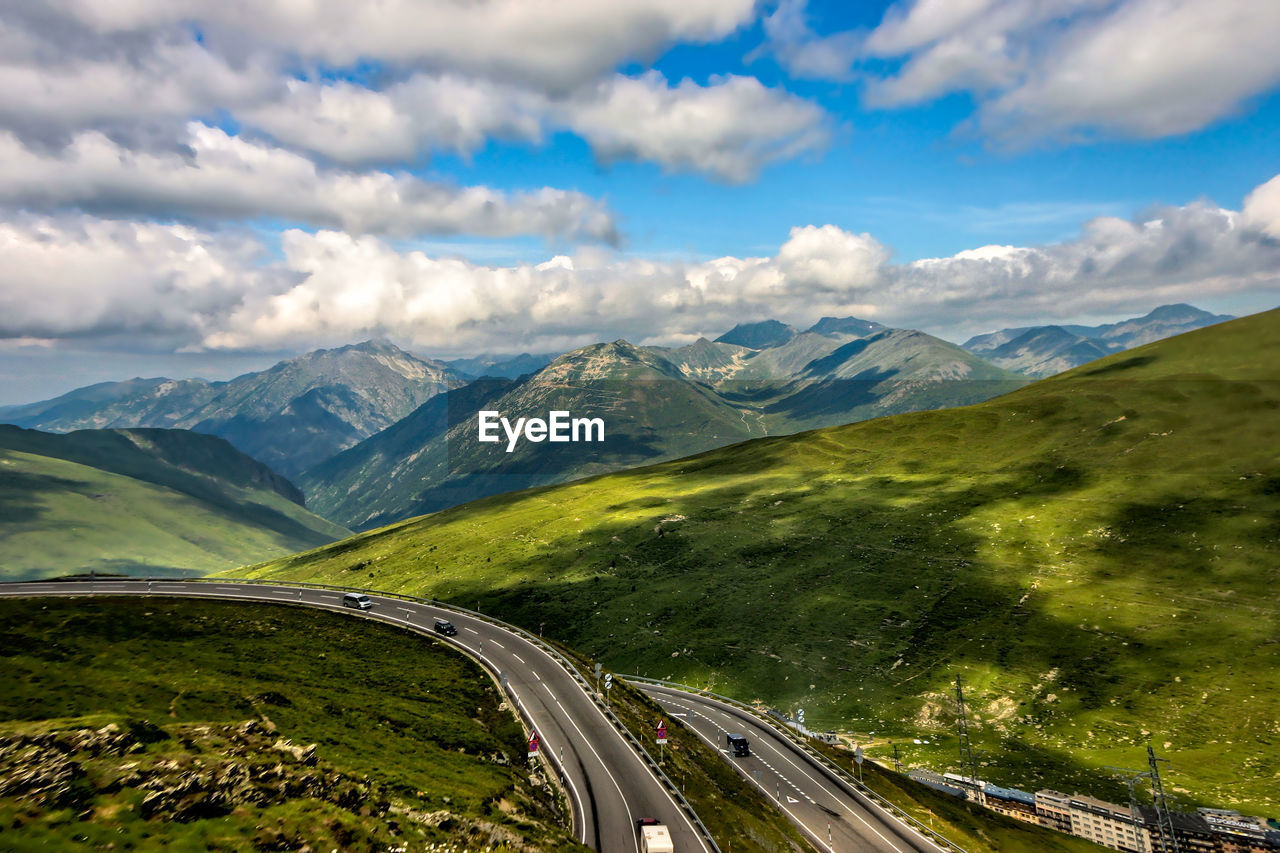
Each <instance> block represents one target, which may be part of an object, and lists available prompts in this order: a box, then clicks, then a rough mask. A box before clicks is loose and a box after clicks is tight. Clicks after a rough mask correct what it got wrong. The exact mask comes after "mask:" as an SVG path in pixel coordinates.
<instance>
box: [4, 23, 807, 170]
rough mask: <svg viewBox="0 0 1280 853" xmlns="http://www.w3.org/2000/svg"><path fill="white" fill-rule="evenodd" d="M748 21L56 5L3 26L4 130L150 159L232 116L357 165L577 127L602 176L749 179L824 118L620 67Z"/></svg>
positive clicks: (742, 85) (758, 93)
mask: <svg viewBox="0 0 1280 853" xmlns="http://www.w3.org/2000/svg"><path fill="white" fill-rule="evenodd" d="M751 10H752V3H751V2H750V0H685V2H676V0H621V1H620V2H615V3H610V4H603V5H602V4H599V3H594V2H590V3H588V2H567V3H565V2H562V3H555V4H537V3H530V2H516V0H496V2H490V3H485V4H479V5H476V4H459V3H456V2H452V0H439V2H437V1H436V0H430V1H429V2H409V1H408V0H398V2H392V3H386V4H382V6H381V8H380V9H379V11H378V13H377V14H370V13H368V11H367V10H363V9H362V8H361V7H359V6H358V5H354V4H349V3H345V2H328V3H325V2H315V3H310V2H309V3H305V4H299V3H293V2H284V0H279V2H263V3H256V2H255V3H252V4H250V3H247V2H237V0H228V2H216V3H214V2H202V0H188V2H181V1H180V2H165V3H158V2H151V0H131V2H128V3H119V2H111V3H105V2H99V0H63V2H58V3H53V4H52V5H51V6H42V7H39V8H36V7H22V8H20V9H19V10H17V11H16V12H15V14H14V15H13V17H12V19H11V20H10V21H7V22H6V24H5V25H3V26H0V128H8V129H9V130H11V131H13V132H14V133H15V134H17V135H18V136H19V138H21V139H22V140H23V141H24V142H27V143H31V142H35V143H38V144H41V145H45V146H52V145H55V144H59V143H65V142H66V141H67V140H68V139H70V138H71V137H73V136H74V135H75V134H76V133H78V132H82V131H87V130H99V131H103V132H105V133H107V134H108V135H110V136H111V137H112V138H113V139H116V140H117V141H127V142H130V143H134V142H137V141H139V140H142V141H145V142H147V143H148V144H152V145H154V144H155V143H156V141H157V140H163V139H172V138H175V137H180V136H181V134H182V127H183V125H184V124H185V123H186V122H187V121H188V120H191V119H193V118H194V119H198V120H203V121H210V120H214V121H220V114H221V113H223V112H226V113H230V114H231V115H233V116H234V117H235V118H236V120H237V121H239V122H241V123H243V124H244V125H246V126H248V127H250V128H256V129H258V130H260V131H263V132H265V133H266V134H269V135H270V136H272V137H273V138H274V139H275V140H277V141H278V142H280V143H281V144H283V145H286V146H288V147H291V148H293V149H295V150H300V151H307V152H310V153H313V154H318V155H321V156H323V157H326V158H329V159H330V160H333V161H336V162H339V163H343V164H346V165H349V166H352V165H368V164H385V163H397V162H398V163H406V162H416V161H422V160H424V159H425V158H426V156H427V155H429V154H431V153H432V152H434V151H449V152H455V153H461V154H464V155H465V154H470V153H471V152H474V151H476V150H477V149H479V148H481V147H482V146H483V145H484V144H485V143H486V142H487V141H488V140H490V139H493V138H497V139H504V140H519V141H525V142H531V143H537V142H540V141H541V140H542V139H543V137H544V135H546V134H547V133H550V132H556V131H561V130H568V131H571V132H574V133H577V134H579V135H580V136H582V137H583V138H584V139H586V140H587V141H588V142H589V143H590V144H591V145H592V146H593V148H594V149H595V153H596V156H597V157H598V159H600V160H601V161H605V162H609V161H614V160H652V161H654V162H657V163H659V164H660V165H661V166H662V167H663V168H665V169H667V170H672V171H700V172H704V173H706V174H709V175H712V176H714V177H717V178H719V179H722V180H727V181H743V180H747V179H750V178H752V177H754V176H755V174H756V173H757V172H758V171H759V170H760V169H761V168H763V167H764V166H766V165H768V164H769V163H772V162H775V161H778V160H781V159H786V158H790V157H794V156H796V155H799V154H802V153H808V152H813V151H817V150H820V149H822V148H824V147H825V146H826V144H827V142H828V138H829V135H830V129H829V127H828V118H827V116H826V113H825V112H824V111H823V110H822V108H821V107H819V106H818V105H816V104H814V103H812V102H809V101H806V100H803V99H801V98H798V97H796V96H793V95H790V94H788V93H786V92H785V91H783V90H781V89H774V88H767V87H765V86H763V85H762V84H761V83H760V82H759V81H757V80H755V79H754V78H749V77H738V76H725V77H715V78H712V79H711V81H710V82H709V83H707V84H705V85H700V84H697V83H695V82H694V81H691V80H684V81H681V82H679V83H668V81H667V80H666V79H665V78H664V77H663V76H662V75H661V74H659V73H657V72H654V71H650V72H648V73H644V74H641V75H639V76H626V75H623V74H618V73H616V72H615V70H614V69H615V68H616V67H617V66H618V65H619V64H620V63H624V62H627V61H632V60H636V59H643V58H644V57H645V56H648V55H650V54H654V52H655V51H659V50H660V49H663V48H665V47H666V46H668V45H669V44H671V43H674V42H676V41H687V40H695V41H696V40H701V39H711V38H722V37H723V36H724V35H727V34H728V33H729V32H731V31H732V30H733V29H734V28H736V27H737V26H738V25H739V24H741V23H743V22H744V21H745V20H747V19H748V18H749V17H750V13H751ZM197 29H198V31H199V33H200V36H199V38H197V37H196V35H195V31H196V30H197ZM415 34H416V35H415ZM655 55H656V54H655ZM357 61H359V62H372V63H376V64H378V65H379V66H381V70H380V72H379V74H378V75H376V76H375V78H374V80H373V82H364V83H356V82H351V81H347V80H336V81H333V80H327V81H326V78H327V76H328V75H325V74H321V73H319V69H317V68H316V67H315V65H314V63H317V62H325V63H336V64H337V65H338V66H339V67H344V66H347V65H350V64H352V63H356V62H357ZM298 74H301V75H303V78H304V79H299V78H298V77H297V75H298ZM321 81H326V82H321Z"/></svg>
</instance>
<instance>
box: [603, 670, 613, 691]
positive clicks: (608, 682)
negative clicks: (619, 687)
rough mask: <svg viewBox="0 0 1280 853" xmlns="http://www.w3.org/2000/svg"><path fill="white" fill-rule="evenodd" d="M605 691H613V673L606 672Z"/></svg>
mask: <svg viewBox="0 0 1280 853" xmlns="http://www.w3.org/2000/svg"><path fill="white" fill-rule="evenodd" d="M604 689H605V690H612V689H613V673H612V672H606V673H605V674H604Z"/></svg>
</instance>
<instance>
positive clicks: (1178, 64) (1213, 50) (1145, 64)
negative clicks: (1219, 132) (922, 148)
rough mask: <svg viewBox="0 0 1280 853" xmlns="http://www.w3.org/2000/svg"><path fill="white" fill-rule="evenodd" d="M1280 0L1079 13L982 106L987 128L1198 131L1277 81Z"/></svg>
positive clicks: (1184, 0)
mask: <svg viewBox="0 0 1280 853" xmlns="http://www.w3.org/2000/svg"><path fill="white" fill-rule="evenodd" d="M1276 44H1280V4H1277V3H1266V2H1264V3H1259V2H1256V0H1130V2H1127V3H1123V4H1120V5H1119V6H1118V7H1116V8H1115V9H1114V11H1111V12H1110V13H1109V14H1106V15H1104V16H1098V17H1093V16H1082V18H1081V20H1080V21H1079V22H1078V23H1077V24H1076V25H1075V26H1073V27H1071V28H1069V29H1068V30H1067V32H1066V33H1065V34H1064V35H1063V36H1062V37H1060V38H1059V39H1057V40H1056V42H1055V43H1054V45H1053V49H1052V50H1050V51H1047V52H1045V53H1044V54H1042V55H1040V56H1038V58H1037V61H1036V62H1035V64H1034V65H1032V66H1031V67H1030V69H1029V70H1028V72H1027V73H1026V74H1025V75H1024V76H1023V77H1022V78H1021V79H1020V80H1019V81H1018V83H1017V84H1016V85H1014V86H1012V87H1011V88H1009V89H1008V90H1006V91H1003V92H1001V93H1000V94H999V96H998V97H996V98H994V99H993V100H991V101H989V102H987V103H986V104H984V105H983V107H982V110H981V112H980V114H979V121H980V123H981V126H982V127H983V128H984V130H985V131H986V132H988V133H991V134H994V135H997V136H1001V137H1008V138H1013V139H1015V140H1016V139H1018V138H1021V137H1026V136H1039V135H1045V134H1051V135H1059V136H1065V135H1068V134H1070V133H1071V132H1072V131H1075V130H1077V129H1086V130H1099V131H1102V132H1109V133H1122V134H1126V135H1133V136H1140V137H1160V136H1168V135H1171V134H1178V133H1185V132H1188V131H1192V130H1196V129H1198V128H1200V127H1203V126H1205V125H1206V124H1209V123H1210V122H1212V121H1215V120H1217V119H1220V118H1222V117H1224V116H1227V115H1229V114H1231V113H1234V112H1236V111H1237V110H1238V109H1240V107H1241V104H1242V103H1243V101H1244V100H1245V99H1247V98H1249V97H1251V96H1253V95H1256V94H1260V93H1261V92H1264V91H1266V90H1268V89H1270V88H1272V87H1274V86H1275V85H1276V84H1277V83H1280V51H1277V50H1276V47H1275V46H1276Z"/></svg>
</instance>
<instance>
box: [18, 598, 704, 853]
mask: <svg viewBox="0 0 1280 853" xmlns="http://www.w3.org/2000/svg"><path fill="white" fill-rule="evenodd" d="M85 594H93V595H120V594H124V595H148V594H150V595H156V596H173V595H177V596H191V597H199V598H220V599H230V600H237V601H244V600H252V601H270V602H275V603H278V604H293V605H304V606H308V607H319V608H324V609H331V610H337V611H340V612H343V613H347V614H349V615H351V614H360V615H362V616H364V617H365V618H370V619H375V620H378V621H381V622H389V623H391V624H395V625H400V626H402V627H406V628H409V629H412V630H416V631H419V632H421V633H425V634H427V635H429V636H431V637H434V638H436V639H439V640H443V641H445V642H447V643H449V644H451V645H455V646H458V647H460V648H462V649H465V650H466V651H467V652H468V653H469V654H471V655H472V656H473V657H476V658H479V659H480V660H481V661H483V662H484V663H485V664H486V665H487V666H488V667H489V668H490V669H491V670H492V671H494V672H496V673H504V674H505V679H506V684H507V690H508V693H509V695H511V696H514V697H515V698H516V700H517V702H518V704H519V705H520V706H521V707H522V708H523V709H524V711H525V713H526V715H527V717H528V719H531V720H532V722H533V725H534V728H535V730H536V731H537V733H538V736H539V738H540V740H541V747H540V751H541V752H543V753H544V758H550V759H552V760H553V762H554V763H555V764H558V765H560V768H561V769H562V770H563V778H564V779H565V782H566V785H565V787H566V788H567V789H568V792H569V797H570V800H571V801H572V805H573V812H574V828H575V835H576V837H577V838H578V840H580V841H581V842H582V843H584V844H586V845H587V846H589V847H592V848H594V849H596V850H599V851H601V853H635V851H638V850H639V841H638V838H637V835H636V824H635V822H636V821H637V820H638V819H640V818H642V817H655V818H657V819H658V820H660V821H662V822H663V823H665V824H666V825H667V827H668V828H669V829H670V831H671V835H672V840H673V841H674V844H675V849H676V850H677V851H680V853H693V851H703V852H704V853H711V847H710V845H708V844H707V843H706V842H705V841H704V840H703V838H702V836H701V834H700V833H699V832H698V831H697V830H696V829H695V828H694V826H693V824H692V822H691V821H690V819H689V817H688V816H687V815H686V814H685V813H684V812H683V811H682V810H681V808H680V807H679V806H678V805H677V804H676V802H675V800H674V799H673V798H672V797H671V795H670V794H669V793H668V792H667V791H666V789H665V788H664V787H663V786H662V784H661V783H660V782H659V781H658V779H657V778H656V777H655V776H654V774H653V773H652V772H651V771H650V770H649V768H648V766H647V765H646V764H645V763H644V761H643V760H642V759H641V758H640V756H639V755H638V754H637V753H636V752H635V750H634V749H633V748H632V747H631V745H630V744H629V743H628V742H627V740H625V739H624V738H623V736H622V735H621V734H620V733H619V732H618V731H617V730H616V729H615V728H614V727H613V725H612V723H610V721H609V720H608V719H607V718H606V717H605V715H604V713H603V712H602V711H601V710H600V708H599V707H598V706H597V705H596V703H595V701H594V700H593V699H592V698H591V696H590V695H589V693H588V692H587V690H586V689H585V688H584V685H583V684H582V683H580V682H579V681H578V680H577V679H576V678H575V677H574V676H573V675H571V674H570V673H569V672H567V671H566V670H565V669H564V667H562V666H561V665H560V664H559V663H558V662H557V661H556V660H555V658H553V657H552V656H551V655H550V654H549V653H548V652H546V651H545V650H543V649H542V648H541V647H540V646H538V645H536V644H535V643H533V642H532V641H530V640H529V639H526V638H525V637H523V636H521V635H520V634H517V633H514V632H513V631H510V630H508V629H507V628H504V627H502V626H499V625H495V624H493V623H492V622H488V621H486V620H484V619H482V618H477V617H475V616H470V615H467V614H465V613H458V612H456V611H453V610H446V609H444V608H440V607H434V606H431V605H428V604H423V603H419V602H413V601H405V600H402V599H398V598H392V597H385V596H379V595H376V594H372V593H370V594H369V598H370V599H372V601H373V608H372V609H371V610H368V611H358V610H355V609H353V608H348V607H343V606H342V593H341V592H338V591H335V590H328V589H317V588H309V587H296V586H289V585H286V584H262V583H255V584H245V583H236V582H235V581H226V582H213V581H201V582H194V581H182V580H160V579H157V580H153V581H146V580H118V579H110V580H108V579H98V580H94V581H56V582H38V581H32V582H21V583H4V584H0V595H7V596H13V595H20V596H38V595H85ZM436 618H440V619H447V620H449V621H450V622H452V623H453V624H454V625H455V626H456V627H457V629H458V634H457V636H454V637H442V636H440V635H438V634H436V633H435V632H434V630H433V624H434V621H435V619H436ZM546 753H551V754H550V755H547V754H546ZM553 772H554V771H553Z"/></svg>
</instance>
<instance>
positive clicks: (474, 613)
mask: <svg viewBox="0 0 1280 853" xmlns="http://www.w3.org/2000/svg"><path fill="white" fill-rule="evenodd" d="M99 581H101V582H103V583H145V584H147V588H148V591H151V587H152V585H153V584H156V583H215V584H216V583H222V584H248V585H251V586H275V587H303V588H306V589H324V590H330V591H333V592H362V593H364V594H366V595H377V596H379V597H382V598H395V599H398V600H400V601H411V602H414V603H416V604H426V605H428V606H430V607H437V608H439V609H441V610H447V611H451V612H453V613H465V614H466V615H468V616H470V617H472V618H476V619H480V620H482V621H484V622H488V623H490V624H492V625H497V626H499V627H501V628H503V629H505V630H507V631H510V632H511V633H513V634H518V635H519V636H520V637H522V638H523V639H525V640H526V641H528V642H530V643H532V644H533V645H535V646H537V647H538V648H539V649H541V650H542V651H543V652H545V653H546V654H547V655H548V656H549V657H550V658H551V659H552V660H554V661H555V662H556V663H557V664H559V666H560V667H561V668H562V669H564V670H565V671H566V672H568V673H569V675H571V676H572V677H573V679H574V680H575V681H577V682H578V686H579V687H581V688H582V690H583V691H584V692H585V693H586V694H587V695H588V696H590V697H591V700H592V702H593V703H594V704H595V706H596V707H597V708H599V709H600V711H601V712H602V713H603V714H604V715H605V719H607V720H608V721H609V722H610V724H612V725H613V727H614V728H615V729H617V730H618V732H619V733H620V734H621V735H622V736H623V738H624V739H625V740H626V741H627V742H628V744H630V746H631V747H632V749H633V750H635V751H636V752H637V753H638V754H639V757H640V758H641V760H643V761H644V763H645V764H646V765H647V766H648V767H649V769H650V770H651V771H652V772H653V774H654V775H655V776H656V777H657V779H658V782H659V783H660V784H661V785H662V786H663V787H664V788H666V789H667V791H668V793H669V794H670V795H671V797H672V798H673V799H674V800H675V802H676V805H677V806H678V807H679V808H680V809H681V811H683V812H684V813H685V814H686V815H687V816H688V817H689V819H690V821H692V823H693V825H694V827H695V828H696V829H697V831H698V832H699V833H700V834H701V835H702V837H703V840H704V841H706V842H707V843H708V844H710V846H711V849H712V851H714V853H723V851H722V850H721V849H720V845H719V844H717V843H716V840H715V838H713V837H712V836H711V831H710V830H708V829H707V826H706V824H704V823H703V822H702V818H700V817H698V813H697V812H696V811H694V809H693V806H692V805H691V804H690V803H689V801H688V800H687V799H685V796H684V794H683V793H681V791H680V789H679V788H677V787H676V784H675V783H674V782H672V781H671V779H670V778H669V777H668V776H667V774H666V773H665V772H663V770H662V768H661V766H660V765H659V764H658V762H656V761H655V760H654V758H653V756H652V755H650V754H649V751H648V750H647V749H645V748H644V746H643V745H642V744H641V743H640V741H639V739H637V738H636V736H635V735H634V734H632V732H631V730H630V729H628V728H627V727H626V726H625V725H623V724H622V721H621V720H619V719H618V715H617V714H615V713H614V712H613V709H612V708H610V707H609V706H608V704H607V703H602V702H601V701H600V697H599V696H597V695H596V692H595V691H594V690H593V689H592V688H591V684H590V682H588V681H587V679H586V677H585V676H584V675H583V674H582V672H581V671H580V670H579V669H578V668H577V667H576V666H575V665H574V664H573V662H572V661H570V660H569V659H568V658H566V657H565V656H564V655H563V654H561V653H560V651H559V650H558V649H556V648H555V647H554V646H552V645H551V644H549V643H546V642H544V641H543V639H542V638H541V637H539V636H537V635H535V634H533V633H532V632H530V631H527V630H525V629H524V628H521V627H520V626H519V625H513V624H511V623H510V622H506V621H504V620H502V619H499V618H497V617H495V616H490V615H489V614H487V613H482V612H480V611H479V610H471V609H470V608H467V607H460V606H458V605H456V604H450V603H447V602H444V601H440V600H438V599H434V598H422V597H421V596H417V595H408V594H407V593H402V592H388V591H386V590H380V589H369V588H367V587H357V586H340V585H338V584H328V583H311V582H308V581H285V582H282V581H275V580H265V579H259V578H226V577H218V578H210V577H192V578H188V577H160V578H136V577H117V576H109V577H93V576H91V577H74V578H50V579H45V580H38V579H37V580H26V581H3V582H0V588H3V586H5V585H6V584H10V583H13V584H19V583H76V584H83V583H88V584H90V591H91V592H92V587H93V584H95V583H97V582H99ZM279 603H281V604H287V603H288V602H287V601H280V602H279ZM424 633H425V632H424ZM481 663H482V664H485V662H484V661H483V660H481ZM485 668H486V669H489V670H490V671H492V668H491V667H489V666H488V665H487V664H486V665H485ZM500 675H501V674H500V673H499V676H500ZM626 677H627V678H631V676H626ZM499 686H501V684H499ZM511 696H512V698H513V699H514V700H515V704H516V708H517V710H518V711H519V713H520V714H521V716H522V717H524V718H525V721H526V722H527V723H528V724H529V725H530V726H532V718H530V717H528V712H527V710H526V709H525V708H524V707H523V705H522V704H521V703H520V701H519V699H518V698H517V697H516V696H515V692H514V690H513V691H512V693H511ZM551 760H552V761H553V762H556V759H555V757H554V756H552V757H551ZM556 763H558V762H556ZM559 770H560V774H561V776H562V778H564V779H565V780H566V782H567V780H568V776H567V775H566V774H565V772H564V767H563V766H562V767H560V768H559ZM961 853H963V851H961Z"/></svg>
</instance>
